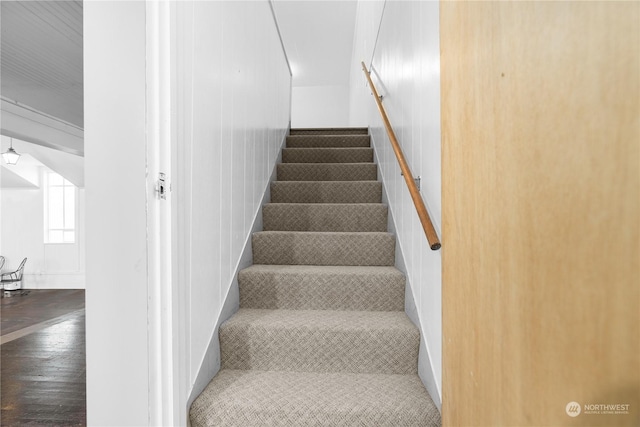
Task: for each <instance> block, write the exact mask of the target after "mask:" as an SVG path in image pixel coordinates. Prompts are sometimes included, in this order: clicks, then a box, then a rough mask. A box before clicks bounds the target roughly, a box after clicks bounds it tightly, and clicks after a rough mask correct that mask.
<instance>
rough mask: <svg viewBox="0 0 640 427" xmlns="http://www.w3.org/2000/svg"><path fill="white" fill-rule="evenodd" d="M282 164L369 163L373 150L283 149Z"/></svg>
mask: <svg viewBox="0 0 640 427" xmlns="http://www.w3.org/2000/svg"><path fill="white" fill-rule="evenodd" d="M282 162H283V163H371V162H373V148H367V147H348V148H317V147H314V148H283V149H282Z"/></svg>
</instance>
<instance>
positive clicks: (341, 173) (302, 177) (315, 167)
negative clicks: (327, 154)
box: [276, 163, 378, 181]
mask: <svg viewBox="0 0 640 427" xmlns="http://www.w3.org/2000/svg"><path fill="white" fill-rule="evenodd" d="M276 171H277V172H276V173H277V178H278V181H369V180H371V181H376V180H377V179H378V169H377V165H376V164H375V163H279V164H278V165H277V168H276Z"/></svg>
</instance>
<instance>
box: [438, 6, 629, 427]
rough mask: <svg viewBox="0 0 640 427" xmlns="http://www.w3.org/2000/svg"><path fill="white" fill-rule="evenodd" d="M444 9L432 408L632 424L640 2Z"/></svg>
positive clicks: (471, 417)
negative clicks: (439, 364)
mask: <svg viewBox="0 0 640 427" xmlns="http://www.w3.org/2000/svg"><path fill="white" fill-rule="evenodd" d="M440 19H441V51H442V58H441V79H442V80H441V81H442V137H443V142H442V146H443V154H442V155H443V159H442V176H443V239H442V240H443V249H442V256H443V337H444V342H443V359H444V367H443V421H444V424H445V425H448V426H472V425H478V426H497V425H505V426H515V425H522V426H540V425H553V426H557V425H610V426H613V425H638V423H639V422H640V421H639V418H638V417H639V415H638V403H639V401H640V392H639V383H640V371H639V367H640V358H639V356H638V355H639V354H640V344H639V338H640V329H639V325H640V317H639V312H640V305H639V301H640V294H639V287H640V273H639V270H640V267H639V259H640V251H639V241H640V232H639V225H638V224H639V218H640V209H639V204H640V203H639V195H640V185H639V179H640V170H639V163H640V150H639V145H640V123H639V117H640V110H639V96H640V92H639V91H640V86H639V80H640V69H639V64H640V56H639V52H640V24H639V22H640V3H638V2H633V3H632V2H628V3H624V2H620V3H615V2H613V3H612V2H442V3H441V18H440ZM574 401H575V402H578V403H579V407H580V410H581V413H580V414H579V415H578V416H576V417H571V416H569V415H568V414H567V412H566V406H567V404H568V403H570V402H574ZM602 404H620V405H629V406H628V407H627V408H626V410H627V411H628V415H624V414H610V415H603V414H595V413H586V412H588V411H587V410H586V409H587V408H585V405H602ZM591 408H592V411H597V410H602V409H600V408H599V409H593V408H594V407H591ZM618 409H619V410H620V409H621V408H620V407H619V408H618ZM624 411H625V409H624V408H622V412H624ZM572 415H573V414H572Z"/></svg>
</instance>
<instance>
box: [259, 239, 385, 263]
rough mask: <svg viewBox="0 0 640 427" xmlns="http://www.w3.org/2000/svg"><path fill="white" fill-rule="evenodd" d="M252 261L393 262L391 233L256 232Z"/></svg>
mask: <svg viewBox="0 0 640 427" xmlns="http://www.w3.org/2000/svg"><path fill="white" fill-rule="evenodd" d="M251 242H252V247H253V262H254V264H279V265H283V264H287V265H291V264H306V265H394V262H395V236H394V235H393V234H391V233H386V232H379V231H360V232H346V231H344V232H339V231H324V232H318V231H259V232H256V233H253V235H252V238H251Z"/></svg>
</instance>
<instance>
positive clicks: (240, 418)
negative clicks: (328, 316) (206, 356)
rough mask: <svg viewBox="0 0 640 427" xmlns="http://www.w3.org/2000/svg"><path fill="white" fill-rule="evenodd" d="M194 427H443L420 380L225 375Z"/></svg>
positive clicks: (207, 395)
mask: <svg viewBox="0 0 640 427" xmlns="http://www.w3.org/2000/svg"><path fill="white" fill-rule="evenodd" d="M191 423H192V425H193V426H194V427H199V426H205V425H230V426H258V425H260V426H262V425H270V426H294V425H295V426H320V425H325V426H326V425H331V426H345V427H346V426H356V425H358V426H373V425H375V426H379V427H391V426H393V427H397V426H406V427H410V426H422V427H428V426H439V425H440V423H441V420H440V414H439V412H438V410H437V408H436V407H435V405H434V403H433V401H432V400H431V398H430V397H429V395H428V394H427V392H426V390H425V388H424V386H423V385H422V383H421V381H420V378H419V377H418V376H417V375H393V374H345V373H341V374H334V373H315V372H270V371H257V370H251V371H242V370H221V371H219V372H218V374H217V375H216V377H215V378H214V379H213V381H212V382H211V383H210V384H209V385H208V386H207V388H206V389H205V390H204V392H203V393H202V394H201V395H200V396H199V397H198V398H197V399H196V400H195V402H194V403H193V405H192V408H191Z"/></svg>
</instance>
